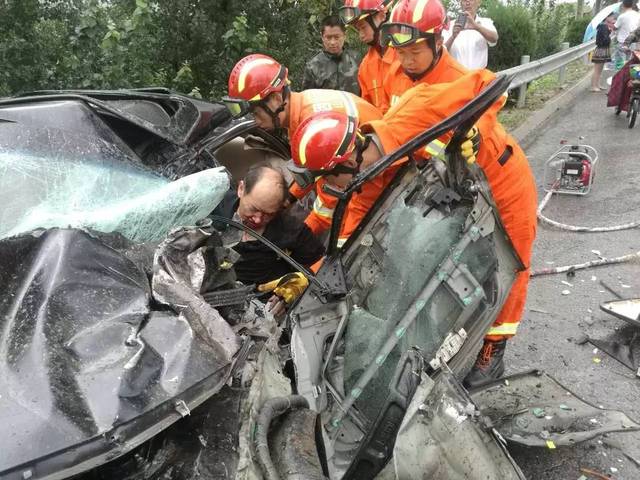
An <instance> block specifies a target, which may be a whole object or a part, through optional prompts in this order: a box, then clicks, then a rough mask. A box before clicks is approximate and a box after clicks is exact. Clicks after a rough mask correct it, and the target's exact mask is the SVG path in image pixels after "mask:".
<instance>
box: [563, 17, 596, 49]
mask: <svg viewBox="0 0 640 480" xmlns="http://www.w3.org/2000/svg"><path fill="white" fill-rule="evenodd" d="M589 22H591V18H589V17H582V18H574V19H572V20H570V21H569V25H567V34H566V35H565V38H564V41H565V42H569V45H571V46H572V47H573V46H574V45H580V44H581V43H582V39H583V38H584V31H585V30H586V29H587V25H589Z"/></svg>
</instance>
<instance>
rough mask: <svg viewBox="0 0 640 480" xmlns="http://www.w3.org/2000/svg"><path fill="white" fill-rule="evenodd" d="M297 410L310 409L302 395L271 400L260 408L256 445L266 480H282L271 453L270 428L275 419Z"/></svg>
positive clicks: (257, 455) (259, 463)
mask: <svg viewBox="0 0 640 480" xmlns="http://www.w3.org/2000/svg"><path fill="white" fill-rule="evenodd" d="M295 408H309V402H307V399H306V398H304V397H303V396H302V395H289V396H288V397H275V398H270V399H269V400H267V401H266V402H264V404H263V405H262V407H261V408H260V412H259V413H258V419H257V420H256V435H255V438H254V444H255V448H256V457H257V460H258V465H260V469H261V470H262V473H263V475H264V478H265V479H266V480H280V475H279V474H278V471H277V470H276V467H275V465H274V464H273V461H272V460H271V454H270V453H269V439H268V438H267V437H268V435H269V426H270V425H271V422H272V421H273V419H274V418H276V417H279V416H280V415H282V414H283V413H285V412H288V411H289V410H293V409H295Z"/></svg>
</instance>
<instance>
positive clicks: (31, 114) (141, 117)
mask: <svg viewBox="0 0 640 480" xmlns="http://www.w3.org/2000/svg"><path fill="white" fill-rule="evenodd" d="M79 104H80V105H79ZM82 104H84V105H88V106H90V107H91V108H94V109H97V110H99V111H101V112H102V113H106V114H108V115H111V116H114V117H117V118H118V119H120V120H122V121H125V122H127V123H130V124H133V125H135V126H137V127H140V128H142V129H144V130H146V131H148V132H149V133H152V134H154V135H156V136H158V137H160V138H163V139H164V140H167V141H169V142H171V143H173V144H176V145H183V146H184V145H190V144H193V143H194V142H196V141H197V140H199V139H201V138H202V137H204V136H206V135H207V134H208V133H210V131H211V130H212V129H213V128H215V127H216V126H219V125H222V124H223V123H225V122H227V121H228V120H230V118H231V115H230V113H229V111H228V110H227V108H226V107H225V106H224V105H223V104H222V103H211V102H206V101H203V100H199V99H197V98H193V97H189V96H186V95H181V94H178V93H174V92H170V91H169V90H164V89H155V90H111V91H110V90H57V91H55V90H52V91H42V92H35V93H34V94H27V95H26V96H22V97H17V98H13V99H6V100H3V101H1V102H0V108H2V115H1V117H2V118H3V119H5V120H11V121H15V122H19V123H25V124H28V125H37V126H41V127H49V126H60V125H61V124H63V125H65V124H68V125H69V128H68V129H69V130H72V131H77V132H83V131H87V132H92V131H94V129H95V128H96V127H99V125H97V124H96V123H95V122H87V121H85V122H81V121H80V120H81V119H83V118H84V119H85V120H87V119H90V115H89V114H88V113H82V115H79V113H80V112H82V109H83V107H82Z"/></svg>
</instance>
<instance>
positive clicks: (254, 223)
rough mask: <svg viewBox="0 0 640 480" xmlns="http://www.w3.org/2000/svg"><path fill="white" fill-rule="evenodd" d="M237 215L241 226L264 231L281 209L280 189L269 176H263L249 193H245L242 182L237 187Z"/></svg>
mask: <svg viewBox="0 0 640 480" xmlns="http://www.w3.org/2000/svg"><path fill="white" fill-rule="evenodd" d="M238 197H239V199H240V201H239V203H238V215H239V216H240V219H241V220H242V223H243V225H246V226H247V227H249V228H253V229H254V230H264V228H265V227H266V226H267V225H268V224H269V222H270V221H271V220H273V219H274V218H275V216H276V215H278V213H279V212H280V210H281V209H282V204H283V200H284V199H283V198H282V187H281V186H280V185H279V184H278V183H277V182H275V181H273V179H272V178H271V176H270V175H268V174H265V175H264V176H263V177H262V178H261V179H260V180H258V182H257V183H256V184H255V185H254V186H253V189H251V192H246V191H245V185H244V182H242V181H241V182H240V185H238Z"/></svg>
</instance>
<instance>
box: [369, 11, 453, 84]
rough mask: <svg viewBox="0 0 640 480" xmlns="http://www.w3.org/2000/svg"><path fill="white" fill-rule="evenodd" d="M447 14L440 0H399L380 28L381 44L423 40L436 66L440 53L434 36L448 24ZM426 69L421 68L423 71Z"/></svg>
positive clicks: (392, 44) (393, 44)
mask: <svg viewBox="0 0 640 480" xmlns="http://www.w3.org/2000/svg"><path fill="white" fill-rule="evenodd" d="M448 24H449V18H448V17H447V11H446V9H445V8H444V6H443V5H442V3H441V2H440V0H400V1H399V2H398V3H397V4H396V6H395V7H393V10H392V11H391V15H390V16H389V21H388V22H386V23H384V24H383V25H382V26H381V28H380V44H381V45H382V46H392V47H405V46H408V45H412V44H414V43H417V42H421V41H425V42H426V43H427V45H428V46H429V48H430V49H431V51H432V52H433V62H432V63H431V66H430V67H429V68H428V69H427V71H429V70H430V69H431V68H433V67H434V66H435V64H436V63H437V62H438V59H439V57H440V50H439V49H438V48H437V40H438V39H439V38H440V35H441V34H442V31H443V30H444V29H445V28H447V26H448ZM424 73H426V71H425V72H422V75H424Z"/></svg>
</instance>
